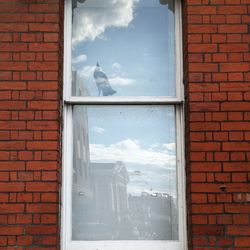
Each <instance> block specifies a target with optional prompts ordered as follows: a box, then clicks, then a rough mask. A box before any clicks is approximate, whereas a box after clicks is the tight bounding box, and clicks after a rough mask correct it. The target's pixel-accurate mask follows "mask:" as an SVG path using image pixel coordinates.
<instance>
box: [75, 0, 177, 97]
mask: <svg viewBox="0 0 250 250" xmlns="http://www.w3.org/2000/svg"><path fill="white" fill-rule="evenodd" d="M169 2H171V3H173V1H169ZM168 7H169V6H168V5H161V4H160V2H159V0H115V1H114V0H106V1H105V6H104V4H103V1H100V0H94V1H93V0H86V1H85V2H84V3H83V4H79V3H78V5H77V8H75V9H74V10H73V34H72V44H73V45H72V70H74V71H77V74H78V75H79V76H80V77H81V78H82V84H84V87H85V88H86V89H87V90H88V94H89V95H91V96H97V95H98V91H97V87H96V83H95V79H94V78H93V72H94V70H95V66H96V63H97V62H99V64H100V66H101V68H102V71H103V72H104V73H105V74H106V75H107V77H108V80H109V83H110V85H111V86H112V88H113V89H114V90H116V91H117V92H116V94H114V95H115V96H136V95H141V96H160V95H166V96H174V95H175V45H174V39H175V38H174V37H175V31H174V13H173V11H172V10H170V9H169V8H168ZM73 84H77V83H76V82H73ZM73 94H74V93H73Z"/></svg>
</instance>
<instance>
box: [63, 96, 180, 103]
mask: <svg viewBox="0 0 250 250" xmlns="http://www.w3.org/2000/svg"><path fill="white" fill-rule="evenodd" d="M65 103H66V104H86V105H88V104H135V105H137V104H138V105H139V104H166V105H167V104H168V105H173V104H181V103H182V100H180V99H178V98H176V97H167V96H166V97H165V96H159V97H157V96H152V97H151V96H149V97H147V96H138V97H137V96H135V97H123V96H113V97H109V96H102V97H90V96H86V97H70V98H69V99H68V100H65Z"/></svg>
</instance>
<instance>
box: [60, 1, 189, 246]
mask: <svg viewBox="0 0 250 250" xmlns="http://www.w3.org/2000/svg"><path fill="white" fill-rule="evenodd" d="M64 9H65V15H64V72H63V76H64V80H63V144H62V146H63V149H62V192H61V193H62V194H61V200H62V209H61V249H63V250H80V249H81V250H97V249H98V250H117V249H121V250H122V249H123V248H122V247H127V245H128V242H127V241H105V244H103V242H99V243H98V241H95V242H96V244H93V242H87V241H85V242H83V241H72V240H71V233H72V228H71V226H72V224H71V214H72V211H71V210H72V207H71V191H72V169H73V119H72V115H73V114H72V113H73V112H72V111H73V106H74V105H105V104H106V105H107V104H109V105H119V104H120V105H147V104H148V105H156V106H157V105H164V106H169V105H171V106H174V107H175V121H176V148H177V150H176V153H177V154H176V168H177V169H176V170H177V190H178V226H179V241H178V242H179V246H178V247H177V248H176V245H175V244H174V242H172V241H159V242H157V241H145V243H144V244H142V241H131V242H133V244H132V245H133V247H131V250H142V249H143V250H152V249H158V250H165V249H166V247H168V248H169V249H173V250H175V249H178V250H186V249H187V238H186V235H187V232H186V228H187V226H186V199H185V184H186V182H185V168H184V166H185V161H184V119H183V117H184V112H183V109H184V105H183V102H184V94H183V74H182V65H183V62H182V25H181V24H182V22H181V0H175V39H176V42H175V45H176V46H175V47H176V85H175V86H176V97H138V96H133V97H105V98H103V97H89V96H86V97H84V96H79V97H76V96H72V95H71V89H72V88H71V87H72V81H71V34H72V0H65V8H64ZM163 242H165V243H166V242H167V244H164V243H163ZM158 243H159V244H158ZM142 245H143V246H142ZM126 249H127V248H126Z"/></svg>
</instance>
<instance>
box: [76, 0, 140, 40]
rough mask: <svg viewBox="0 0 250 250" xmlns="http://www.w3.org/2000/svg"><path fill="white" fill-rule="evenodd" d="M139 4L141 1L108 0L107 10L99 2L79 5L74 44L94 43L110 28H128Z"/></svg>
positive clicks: (90, 0) (91, 1) (89, 1)
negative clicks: (136, 4)
mask: <svg viewBox="0 0 250 250" xmlns="http://www.w3.org/2000/svg"><path fill="white" fill-rule="evenodd" d="M137 2H139V0H106V1H105V8H103V5H102V1H99V0H98V1H96V0H87V1H85V3H83V4H82V5H81V4H79V5H78V8H76V9H75V10H74V22H73V25H74V29H73V36H72V42H73V44H76V43H78V42H83V41H87V40H90V41H93V40H95V39H96V38H97V37H99V36H101V35H102V34H103V33H104V32H105V30H106V29H107V28H109V27H127V26H128V25H129V24H130V23H131V21H132V20H133V13H134V7H135V3H137ZM81 6H82V7H85V8H81ZM79 7H80V8H79ZM83 12H84V15H83Z"/></svg>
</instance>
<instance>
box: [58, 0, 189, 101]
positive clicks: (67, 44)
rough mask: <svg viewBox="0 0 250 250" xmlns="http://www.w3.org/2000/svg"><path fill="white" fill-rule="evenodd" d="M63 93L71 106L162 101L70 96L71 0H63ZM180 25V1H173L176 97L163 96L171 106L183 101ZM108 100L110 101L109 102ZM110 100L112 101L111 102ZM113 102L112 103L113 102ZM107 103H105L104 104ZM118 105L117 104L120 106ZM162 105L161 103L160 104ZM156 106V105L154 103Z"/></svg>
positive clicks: (151, 97)
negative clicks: (173, 103) (77, 104)
mask: <svg viewBox="0 0 250 250" xmlns="http://www.w3.org/2000/svg"><path fill="white" fill-rule="evenodd" d="M64 27H65V28H64V91H63V98H64V102H65V103H67V104H71V103H72V102H74V104H75V102H78V103H79V104H87V103H91V104H92V103H94V102H96V103H98V102H100V103H101V102H103V103H107V102H112V104H115V101H117V102H118V103H119V102H120V103H121V101H119V99H121V100H122V99H124V101H125V99H129V100H130V102H132V100H134V102H135V103H136V102H137V100H138V99H141V98H144V101H147V102H148V103H152V101H153V102H157V101H154V100H156V99H159V100H162V98H163V97H161V96H155V97H154V96H149V97H143V96H131V97H125V96H121V97H120V96H119V97H117V96H114V97H102V96H100V97H90V96H79V97H75V96H72V93H71V90H72V79H71V65H72V64H71V63H72V60H71V48H72V41H71V34H72V6H71V0H65V17H64ZM181 30H182V25H181V1H180V0H177V1H175V41H176V46H175V47H176V49H175V56H176V68H175V70H176V97H167V96H165V97H164V98H165V100H164V102H165V104H168V103H169V104H172V102H173V100H176V101H177V102H178V103H176V104H181V103H182V102H183V100H184V95H183V86H182V85H183V74H182V37H181V34H182V32H181ZM109 99H110V101H109ZM111 99H112V100H111ZM113 100H114V101H113ZM106 101H107V102H106ZM120 103H119V104H120ZM161 103H162V104H163V102H161ZM156 104H157V103H156Z"/></svg>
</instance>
